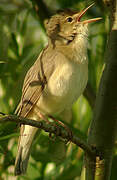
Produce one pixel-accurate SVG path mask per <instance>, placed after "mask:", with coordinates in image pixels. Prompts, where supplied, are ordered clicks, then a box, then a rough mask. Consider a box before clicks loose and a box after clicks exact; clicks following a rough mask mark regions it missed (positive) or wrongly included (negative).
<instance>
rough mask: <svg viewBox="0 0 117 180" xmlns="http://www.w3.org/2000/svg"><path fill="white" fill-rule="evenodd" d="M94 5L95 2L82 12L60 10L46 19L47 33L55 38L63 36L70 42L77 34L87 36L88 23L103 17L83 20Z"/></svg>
mask: <svg viewBox="0 0 117 180" xmlns="http://www.w3.org/2000/svg"><path fill="white" fill-rule="evenodd" d="M93 5H94V4H91V5H90V6H88V7H87V8H86V9H84V10H82V11H81V12H76V11H72V10H69V9H66V10H63V11H59V12H58V13H57V14H56V15H54V16H52V17H51V18H50V19H49V20H46V21H45V27H46V32H47V35H48V36H49V37H50V38H51V39H53V40H56V39H58V38H63V39H65V40H67V42H68V43H70V42H72V41H73V40H74V38H75V37H76V36H84V37H85V36H87V35H88V28H87V25H88V24H89V23H91V22H95V21H98V20H100V19H102V18H94V19H88V20H84V21H81V18H82V16H83V15H84V14H85V13H86V12H87V10H88V9H89V8H91V7H92V6H93Z"/></svg>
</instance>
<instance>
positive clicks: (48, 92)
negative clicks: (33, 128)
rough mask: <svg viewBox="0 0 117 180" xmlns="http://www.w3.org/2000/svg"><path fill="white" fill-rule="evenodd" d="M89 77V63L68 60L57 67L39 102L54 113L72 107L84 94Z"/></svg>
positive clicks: (45, 110) (49, 111)
mask: <svg viewBox="0 0 117 180" xmlns="http://www.w3.org/2000/svg"><path fill="white" fill-rule="evenodd" d="M87 79H88V65H87V64H77V63H73V62H68V63H64V64H61V65H60V66H58V67H56V69H55V71H54V72H53V74H52V75H51V77H50V79H49V81H48V84H47V86H46V88H45V90H44V92H43V94H42V96H41V97H40V100H39V102H38V105H39V107H40V109H41V110H42V111H43V112H45V113H48V114H51V113H53V114H54V113H59V112H62V111H63V110H64V109H66V108H69V107H71V106H72V104H73V103H74V101H76V100H77V98H78V97H79V96H80V95H81V94H82V92H83V90H84V88H85V86H86V84H87Z"/></svg>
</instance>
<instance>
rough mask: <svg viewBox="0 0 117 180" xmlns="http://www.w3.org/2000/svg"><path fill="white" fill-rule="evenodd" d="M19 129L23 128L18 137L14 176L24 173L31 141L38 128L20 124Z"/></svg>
mask: <svg viewBox="0 0 117 180" xmlns="http://www.w3.org/2000/svg"><path fill="white" fill-rule="evenodd" d="M21 129H23V132H22V133H21V136H20V139H19V145H18V152H17V157H16V161H15V175H16V176H17V175H21V174H25V173H26V169H27V165H28V160H29V155H30V149H31V145H32V141H33V138H34V136H35V133H36V131H37V130H38V128H35V127H32V126H29V125H21Z"/></svg>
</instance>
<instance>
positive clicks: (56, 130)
mask: <svg viewBox="0 0 117 180" xmlns="http://www.w3.org/2000/svg"><path fill="white" fill-rule="evenodd" d="M8 121H11V122H15V123H19V124H26V125H30V126H34V127H37V128H40V129H43V130H44V131H46V132H49V133H50V134H52V133H53V134H55V136H60V137H62V138H63V139H66V140H67V141H71V142H72V143H74V144H76V145H77V146H79V147H80V148H82V149H83V150H84V151H85V152H87V153H88V154H89V155H91V156H95V155H96V153H95V150H94V149H92V147H91V146H89V145H88V144H87V143H86V142H85V141H84V140H82V139H80V138H78V137H77V135H76V133H75V132H72V136H70V135H69V133H68V131H67V130H66V129H65V128H63V127H60V126H55V125H54V123H51V122H50V123H46V122H45V121H35V120H32V119H27V118H24V117H19V116H16V115H2V117H0V123H5V122H8Z"/></svg>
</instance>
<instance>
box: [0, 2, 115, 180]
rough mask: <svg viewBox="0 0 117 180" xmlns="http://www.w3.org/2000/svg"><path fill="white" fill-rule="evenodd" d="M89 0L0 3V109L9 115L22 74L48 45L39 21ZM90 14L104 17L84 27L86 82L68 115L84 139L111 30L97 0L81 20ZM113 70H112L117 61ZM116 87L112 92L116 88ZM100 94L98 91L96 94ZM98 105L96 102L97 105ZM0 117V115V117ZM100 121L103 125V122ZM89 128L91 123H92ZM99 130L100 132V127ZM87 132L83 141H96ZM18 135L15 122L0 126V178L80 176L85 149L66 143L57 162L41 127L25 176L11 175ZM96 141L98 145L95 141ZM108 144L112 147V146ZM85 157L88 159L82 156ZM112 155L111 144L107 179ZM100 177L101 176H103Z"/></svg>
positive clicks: (70, 179)
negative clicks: (84, 88)
mask: <svg viewBox="0 0 117 180" xmlns="http://www.w3.org/2000/svg"><path fill="white" fill-rule="evenodd" d="M113 2H115V1H113ZM91 3H92V1H85V0H84V1H82V0H55V1H53V0H46V1H45V0H43V1H42V0H19V1H16V0H1V1H0V42H1V43H0V112H2V113H5V114H14V111H15V109H16V107H17V105H18V102H19V100H20V97H21V88H22V83H23V79H24V76H25V74H26V72H27V70H28V69H29V67H30V66H31V65H32V64H33V63H34V61H35V60H36V58H37V57H38V55H39V53H40V52H41V50H42V49H43V48H44V47H45V46H46V44H47V36H46V32H45V29H44V25H43V22H44V20H45V19H46V18H48V17H49V16H50V15H52V14H53V13H55V11H57V10H58V9H63V8H73V9H76V10H78V11H79V10H81V9H83V8H84V7H87V6H88V5H90V4H91ZM93 17H103V20H102V21H100V22H98V23H94V24H91V25H90V27H89V31H90V35H89V45H88V57H89V81H88V86H87V88H86V90H85V92H84V94H83V95H82V96H81V97H80V98H79V99H78V101H77V102H76V103H75V104H74V105H73V109H72V112H73V113H72V114H73V118H72V121H71V122H70V125H69V126H70V127H73V128H74V129H75V131H76V129H77V134H78V136H79V137H81V138H82V139H84V140H86V139H87V134H88V129H89V124H90V122H91V120H92V119H95V117H94V116H93V115H97V114H96V113H95V114H94V105H95V99H96V98H95V97H96V94H97V92H98V88H99V84H100V79H101V76H102V73H103V70H104V67H105V62H104V57H105V50H106V42H107V35H108V33H109V28H110V24H109V20H108V17H107V9H106V8H105V6H104V5H103V3H102V2H101V1H100V2H99V3H98V0H97V4H96V5H95V6H94V7H92V8H91V9H89V11H88V12H87V14H86V15H85V17H84V18H86V19H88V18H93ZM116 28H117V27H116ZM116 37H117V35H116ZM108 56H109V54H108V53H107V57H108ZM105 59H106V58H105ZM107 59H108V58H107ZM115 68H116V69H115V70H116V71H117V64H116V66H115ZM115 75H116V74H115ZM103 82H104V81H102V84H103ZM115 83H116V82H115ZM113 89H114V87H113ZM115 90H116V91H117V87H116V86H115ZM112 93H113V92H112ZM99 96H100V95H98V97H99ZM115 98H116V97H115ZM107 102H108V101H107ZM116 102H117V101H116ZM97 103H98V102H97V101H96V107H97ZM110 105H111V104H110ZM115 106H116V104H115ZM116 107H117V106H116ZM106 111H108V109H107V110H104V112H105V113H106ZM115 111H116V110H115ZM0 116H1V117H2V115H0ZM93 117H94V118H93ZM104 117H106V116H104ZM112 118H113V117H112ZM100 119H101V118H100ZM104 122H105V121H104ZM105 123H106V122H105ZM104 125H105V128H106V124H104ZM113 125H114V123H113ZM97 126H98V125H97ZM91 127H93V126H92V125H91ZM108 129H109V128H108ZM101 130H102V131H103V128H102V129H101ZM98 132H99V131H98ZM106 133H107V132H106ZM109 133H110V135H112V133H111V132H109V130H108V138H109ZM92 135H93V136H94V132H91V130H90V136H89V139H88V142H91V143H95V141H96V138H91V136H92ZM18 136H19V126H18V125H17V124H15V123H13V122H7V123H4V124H3V123H2V124H0V180H4V179H5V180H6V179H8V180H10V179H17V180H25V179H26V180H39V179H40V180H60V179H62V180H73V179H74V180H79V179H80V177H81V171H82V167H83V159H84V151H83V150H82V149H81V148H79V147H78V146H76V145H75V144H72V143H69V144H68V146H67V153H66V158H64V159H62V160H59V156H60V154H61V151H60V150H59V148H58V142H59V138H56V140H52V139H51V138H49V137H48V133H47V132H44V131H42V132H41V134H40V135H39V136H38V135H37V138H36V139H35V142H34V144H33V147H32V154H31V158H30V160H29V165H28V170H27V174H26V175H25V176H20V177H14V162H15V157H16V152H17V142H18ZM110 139H111V137H110ZM98 140H99V138H98ZM96 144H98V145H100V143H96ZM111 145H112V146H113V144H111ZM105 148H106V147H105ZM86 158H87V159H88V157H87V156H86ZM89 159H90V158H89ZM89 159H88V160H89ZM111 159H112V158H111ZM116 159H117V152H116V148H115V151H114V155H113V164H112V173H111V180H114V179H115V178H116V176H117V172H116V166H117V161H116ZM89 161H90V160H89ZM108 163H110V162H108ZM107 169H108V168H107ZM82 174H83V171H82ZM89 174H90V172H89ZM100 179H101V178H100ZM90 180H91V179H90ZM101 180H103V178H102V179H101ZM105 180H107V179H105Z"/></svg>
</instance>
